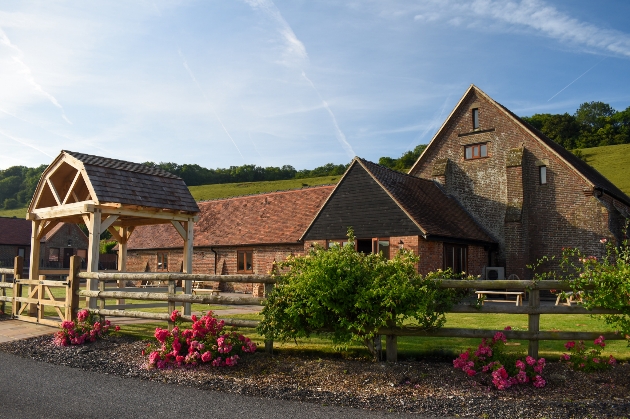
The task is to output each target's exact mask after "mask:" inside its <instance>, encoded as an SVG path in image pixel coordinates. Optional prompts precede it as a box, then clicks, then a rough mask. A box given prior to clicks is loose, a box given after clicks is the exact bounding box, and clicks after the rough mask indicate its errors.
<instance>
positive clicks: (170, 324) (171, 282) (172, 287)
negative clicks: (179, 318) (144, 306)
mask: <svg viewBox="0 0 630 419" xmlns="http://www.w3.org/2000/svg"><path fill="white" fill-rule="evenodd" d="M175 285H177V281H175V280H173V279H171V280H169V281H168V295H169V297H170V296H172V295H175ZM174 310H175V301H169V302H168V314H169V315H170V314H171V313H172V312H173V311H174ZM173 327H175V322H172V321H170V320H169V321H168V330H173Z"/></svg>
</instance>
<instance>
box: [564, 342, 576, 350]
mask: <svg viewBox="0 0 630 419" xmlns="http://www.w3.org/2000/svg"><path fill="white" fill-rule="evenodd" d="M574 346H575V342H567V343H565V344H564V347H565V348H567V349H569V350H571V349H573V347H574Z"/></svg>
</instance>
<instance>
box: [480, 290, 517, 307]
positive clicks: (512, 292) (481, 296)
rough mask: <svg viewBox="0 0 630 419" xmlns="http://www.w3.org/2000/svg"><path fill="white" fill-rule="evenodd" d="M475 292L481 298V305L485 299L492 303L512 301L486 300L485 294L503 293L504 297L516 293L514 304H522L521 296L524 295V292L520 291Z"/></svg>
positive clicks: (508, 301) (509, 301) (510, 301)
mask: <svg viewBox="0 0 630 419" xmlns="http://www.w3.org/2000/svg"><path fill="white" fill-rule="evenodd" d="M475 294H477V298H478V299H479V300H481V305H483V303H485V302H486V301H488V302H493V303H513V302H514V301H512V300H488V299H486V298H485V297H486V295H505V297H506V298H507V296H508V295H516V305H517V306H522V305H523V297H524V296H525V293H524V292H522V291H475Z"/></svg>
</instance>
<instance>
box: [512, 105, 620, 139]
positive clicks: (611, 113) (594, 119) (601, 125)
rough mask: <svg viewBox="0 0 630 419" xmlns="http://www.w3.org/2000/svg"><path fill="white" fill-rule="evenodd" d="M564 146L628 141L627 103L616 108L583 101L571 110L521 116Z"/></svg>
mask: <svg viewBox="0 0 630 419" xmlns="http://www.w3.org/2000/svg"><path fill="white" fill-rule="evenodd" d="M521 119H523V120H524V121H526V122H528V123H529V124H531V125H532V126H534V127H535V128H536V129H538V130H539V131H541V132H542V133H543V134H545V135H546V136H547V137H549V138H550V139H552V140H553V141H555V142H557V143H558V144H560V145H561V146H563V147H564V148H566V149H567V150H572V149H575V148H588V147H598V146H605V145H614V144H628V143H630V107H628V108H626V110H624V111H616V110H615V109H613V108H612V107H611V106H610V105H609V104H607V103H604V102H585V103H582V104H581V105H580V107H579V108H578V109H577V110H576V111H575V114H573V115H569V114H568V113H564V114H555V115H554V114H535V115H532V116H530V117H523V118H521Z"/></svg>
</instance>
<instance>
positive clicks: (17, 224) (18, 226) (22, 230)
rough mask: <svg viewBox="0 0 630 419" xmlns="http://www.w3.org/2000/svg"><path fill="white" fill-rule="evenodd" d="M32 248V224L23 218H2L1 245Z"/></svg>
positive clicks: (0, 224) (0, 228)
mask: <svg viewBox="0 0 630 419" xmlns="http://www.w3.org/2000/svg"><path fill="white" fill-rule="evenodd" d="M3 244H6V245H15V246H30V245H31V222H30V221H28V220H25V219H23V218H5V217H0V245H3Z"/></svg>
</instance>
